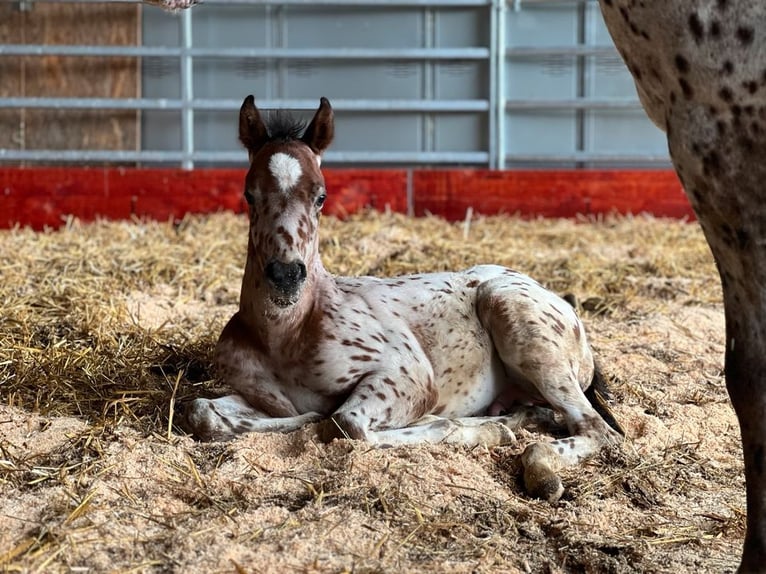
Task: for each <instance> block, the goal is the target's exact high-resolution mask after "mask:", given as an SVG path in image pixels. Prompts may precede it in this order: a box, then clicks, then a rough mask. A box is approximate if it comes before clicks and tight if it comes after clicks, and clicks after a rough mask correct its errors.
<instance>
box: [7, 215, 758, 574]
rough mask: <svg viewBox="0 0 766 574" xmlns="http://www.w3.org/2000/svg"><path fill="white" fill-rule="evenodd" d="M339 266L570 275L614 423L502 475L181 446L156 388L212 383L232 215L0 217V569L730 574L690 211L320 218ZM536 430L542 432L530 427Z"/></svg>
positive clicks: (713, 349)
mask: <svg viewBox="0 0 766 574" xmlns="http://www.w3.org/2000/svg"><path fill="white" fill-rule="evenodd" d="M322 225H323V229H322V238H323V239H322V244H321V245H322V251H323V254H324V259H325V262H326V265H327V267H328V268H329V269H330V270H331V271H333V272H335V273H338V274H378V275H390V274H395V273H404V272H410V271H429V270H440V269H449V268H462V267H466V266H469V265H472V264H475V263H480V262H496V263H502V264H506V265H509V266H512V267H514V268H516V269H518V270H520V271H524V272H527V273H529V274H530V275H532V276H534V277H536V278H538V279H539V280H541V281H542V282H544V283H545V284H547V285H548V286H549V287H551V288H552V289H554V290H556V291H558V292H561V293H564V292H573V293H575V294H576V295H577V297H578V298H579V300H580V301H581V302H582V303H583V307H584V309H583V317H584V321H585V323H586V327H587V329H588V333H589V336H590V338H591V342H592V345H593V347H594V348H595V350H596V352H597V355H598V357H599V358H600V362H601V364H602V366H603V368H604V370H605V372H606V373H607V375H608V376H609V377H610V379H611V382H612V389H613V393H614V399H615V401H614V405H613V410H614V412H615V414H616V416H617V418H618V420H619V421H620V422H621V424H622V425H623V427H624V428H625V429H626V430H627V434H628V437H629V440H628V441H627V442H626V443H625V444H624V445H622V446H620V447H618V448H613V449H611V450H608V451H606V452H603V453H602V454H601V455H600V456H599V457H598V458H596V459H595V460H592V461H590V462H589V463H588V464H587V465H585V466H584V467H580V468H577V469H573V470H569V471H566V473H565V474H564V482H565V486H566V489H567V490H566V493H565V495H564V497H563V499H562V500H561V501H560V502H559V503H557V504H555V505H550V504H548V503H546V502H541V501H538V500H531V499H529V498H528V497H527V496H526V495H525V494H524V491H523V489H522V488H521V485H520V482H519V468H518V462H517V455H518V454H519V453H520V452H521V450H522V449H523V447H524V446H525V445H526V444H527V443H528V442H529V441H531V440H536V439H539V438H541V437H539V436H536V435H534V434H533V433H530V432H521V433H519V436H518V438H519V444H516V445H511V446H507V447H502V448H491V449H487V448H475V449H472V450H467V449H462V448H456V447H451V446H444V445H422V446H416V447H401V448H391V449H370V448H368V447H367V446H366V445H364V444H360V443H355V442H350V441H336V442H334V443H332V444H329V445H325V444H321V443H319V442H318V441H317V440H316V437H315V435H314V433H313V429H312V427H308V428H305V429H303V430H301V431H298V432H295V433H292V434H288V435H275V434H263V435H249V436H244V437H242V438H240V439H238V440H235V441H232V442H228V443H222V444H200V443H197V442H195V441H193V440H192V439H191V438H188V437H185V436H181V435H180V434H178V433H177V432H175V431H174V430H173V429H172V428H168V427H169V426H171V425H170V421H169V419H168V413H169V412H170V409H171V406H172V403H173V401H176V400H183V399H185V398H189V397H193V396H196V395H199V394H201V393H206V394H210V393H215V392H217V391H220V388H219V386H218V384H217V383H216V381H215V378H214V373H213V371H212V370H211V367H210V352H211V349H212V346H213V345H214V343H215V339H216V337H217V335H218V333H219V332H220V329H221V327H222V325H223V323H224V322H225V320H226V319H227V318H228V317H229V316H230V315H231V313H232V312H233V310H234V309H235V308H236V303H237V297H238V289H239V281H240V278H241V272H242V263H243V256H244V244H245V240H246V222H245V221H244V220H243V219H242V218H241V217H237V216H234V215H231V214H220V215H215V216H209V217H189V218H187V219H185V220H184V221H182V222H180V223H179V222H176V223H140V222H128V223H103V222H102V223H96V224H92V225H80V224H78V223H77V222H72V223H71V224H70V225H69V226H67V227H66V228H64V229H62V230H60V231H57V232H47V233H32V232H30V231H27V230H13V231H4V232H0V269H2V274H3V279H2V281H1V282H0V283H2V285H0V301H3V303H2V304H3V312H2V315H0V568H2V569H3V570H4V571H29V572H124V571H136V572H165V571H173V572H237V573H242V572H247V573H254V572H275V573H282V572H395V573H399V572H674V573H678V572H713V571H717V572H731V571H734V569H735V568H736V565H737V559H738V555H739V550H740V545H741V540H742V537H743V534H744V513H745V501H744V480H743V474H742V463H741V448H740V445H739V431H738V428H737V421H736V418H735V416H734V414H733V412H732V409H731V406H730V404H729V402H728V400H727V396H726V391H725V387H724V382H723V377H722V363H723V351H724V349H723V332H724V325H723V313H722V306H721V303H720V292H719V288H718V282H717V278H716V275H715V269H714V266H713V263H712V260H711V258H710V255H709V253H708V252H707V248H706V246H705V244H704V241H703V239H702V236H701V233H700V232H699V230H698V228H697V226H695V225H689V224H684V223H679V222H671V221H658V220H654V219H650V218H643V217H637V218H606V219H604V220H599V221H585V220H583V221H577V222H573V221H533V222H529V221H522V220H520V219H516V218H500V217H498V218H488V219H483V218H478V219H475V220H474V221H472V222H470V225H468V224H454V225H451V224H448V223H446V222H444V221H441V220H438V219H436V218H426V219H421V220H411V219H407V218H405V217H402V216H397V215H379V214H364V215H360V216H356V217H353V218H351V219H350V220H348V221H344V222H341V221H338V220H335V219H333V218H327V219H324V220H323V222H322ZM543 438H544V437H543Z"/></svg>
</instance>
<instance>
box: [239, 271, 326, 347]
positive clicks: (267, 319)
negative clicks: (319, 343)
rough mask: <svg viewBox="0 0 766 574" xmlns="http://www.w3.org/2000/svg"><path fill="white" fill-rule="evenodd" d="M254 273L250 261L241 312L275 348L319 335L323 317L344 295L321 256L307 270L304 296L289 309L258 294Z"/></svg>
mask: <svg viewBox="0 0 766 574" xmlns="http://www.w3.org/2000/svg"><path fill="white" fill-rule="evenodd" d="M254 275H255V273H254V272H253V271H252V269H251V266H250V264H249V262H248V264H247V265H246V266H245V275H244V277H243V280H242V291H241V295H240V301H239V312H240V315H241V316H242V318H243V319H244V320H245V322H246V323H247V325H248V326H249V327H250V329H251V330H253V331H254V334H255V335H256V336H257V337H258V338H259V339H260V340H261V341H262V343H263V344H264V345H265V346H266V347H268V348H272V349H273V348H277V347H281V346H283V345H284V344H285V343H290V342H293V341H296V340H297V339H300V338H303V337H307V336H308V337H313V336H315V335H316V334H317V329H318V327H319V325H318V322H319V321H321V317H322V316H323V315H324V313H325V311H326V310H327V309H328V308H329V307H332V306H334V304H335V302H336V300H337V299H338V298H339V297H340V295H341V293H340V289H339V288H338V286H337V284H336V282H335V278H334V277H333V276H332V275H331V274H330V273H329V272H328V271H327V270H326V269H325V268H324V265H322V261H321V259H320V258H319V257H318V256H317V257H316V258H315V259H314V262H313V263H312V268H311V269H308V270H307V273H306V283H305V285H304V286H303V290H302V292H301V296H300V298H299V299H298V301H297V302H296V303H295V304H294V305H292V306H291V307H289V308H286V309H282V310H278V309H275V308H274V306H273V305H272V304H271V303H269V302H266V301H263V300H262V299H260V298H259V297H258V295H257V294H256V290H254V289H253V288H252V285H254V284H255V283H254V281H255V277H254Z"/></svg>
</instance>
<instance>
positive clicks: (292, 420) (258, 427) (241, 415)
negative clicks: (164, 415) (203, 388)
mask: <svg viewBox="0 0 766 574" xmlns="http://www.w3.org/2000/svg"><path fill="white" fill-rule="evenodd" d="M175 416H176V417H177V424H178V426H179V427H181V428H182V429H184V430H185V431H187V432H189V433H190V434H192V435H194V436H195V437H197V438H198V439H200V440H203V441H219V440H231V439H233V438H235V437H236V436H237V435H241V434H244V433H249V432H282V433H286V432H291V431H294V430H298V429H299V428H302V427H303V426H305V425H307V424H309V423H313V422H316V421H318V420H320V419H321V418H322V415H320V414H318V413H311V412H310V413H304V414H301V415H296V416H292V417H279V418H274V417H269V416H268V415H267V414H265V413H262V412H260V411H258V410H257V409H254V408H253V407H252V406H250V404H248V402H247V401H246V400H245V399H244V397H242V396H241V395H237V394H234V395H227V396H224V397H218V398H216V399H195V400H193V401H191V402H190V403H188V404H184V405H178V406H177V407H176V415H175Z"/></svg>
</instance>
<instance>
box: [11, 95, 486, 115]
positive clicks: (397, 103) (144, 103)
mask: <svg viewBox="0 0 766 574" xmlns="http://www.w3.org/2000/svg"><path fill="white" fill-rule="evenodd" d="M318 103H319V100H318V99H316V100H314V99H312V100H308V99H301V100H258V107H259V108H260V109H263V110H275V109H288V110H315V109H316V108H317V105H318ZM189 104H190V105H191V106H192V107H193V108H194V109H196V110H220V111H226V110H238V109H239V107H240V106H241V105H242V100H233V99H220V100H218V99H215V100H214V99H192V100H190V102H189ZM183 107H184V102H183V100H181V99H167V98H0V108H50V109H93V108H102V109H110V110H124V109H129V110H169V111H177V110H181V109H183ZM332 107H333V109H335V110H337V111H344V112H366V111H375V112H486V111H487V110H488V109H489V102H487V100H333V101H332Z"/></svg>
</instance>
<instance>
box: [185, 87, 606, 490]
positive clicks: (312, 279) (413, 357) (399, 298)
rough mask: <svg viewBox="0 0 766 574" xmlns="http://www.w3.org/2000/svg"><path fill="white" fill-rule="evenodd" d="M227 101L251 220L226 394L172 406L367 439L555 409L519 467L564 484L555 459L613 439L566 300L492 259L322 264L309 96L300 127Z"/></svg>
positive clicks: (253, 426) (498, 426)
mask: <svg viewBox="0 0 766 574" xmlns="http://www.w3.org/2000/svg"><path fill="white" fill-rule="evenodd" d="M302 128H303V126H302V125H301V124H296V123H295V122H294V121H292V120H290V119H289V118H288V117H286V116H284V115H279V114H277V115H276V116H274V117H272V118H271V119H270V120H269V121H268V122H264V120H263V119H262V117H261V114H260V113H259V111H258V109H257V108H256V107H255V103H254V99H253V97H252V96H249V97H248V98H246V99H245V102H244V104H243V105H242V109H241V111H240V120H239V137H240V139H241V140H242V143H243V144H244V145H245V147H246V148H247V150H248V152H249V156H250V170H249V172H248V174H247V180H246V183H245V196H246V198H247V201H248V203H249V205H250V231H249V242H248V249H247V263H246V265H245V273H244V279H243V282H242V292H241V297H240V306H239V311H238V312H237V313H236V314H235V315H234V317H232V319H231V320H230V321H229V323H228V324H227V325H226V328H225V329H224V330H223V333H222V334H221V337H220V339H219V342H218V347H217V362H218V366H219V368H220V374H221V376H222V378H223V380H224V381H225V382H226V383H227V384H228V385H229V386H231V387H232V388H233V389H234V390H235V391H236V394H234V395H231V396H227V397H221V398H217V399H213V400H208V399H196V400H195V401H193V402H191V403H190V404H188V405H186V406H185V408H184V410H183V413H181V414H180V415H179V416H180V419H181V424H182V426H183V427H184V428H185V429H186V430H188V431H190V432H191V433H193V434H194V435H196V436H197V437H199V438H200V439H203V440H225V439H230V438H232V437H234V436H236V435H238V434H241V433H246V432H252V431H256V432H258V431H260V432H265V431H277V432H288V431H292V430H295V429H297V428H299V427H302V426H303V425H305V424H307V423H312V422H316V421H322V422H321V423H320V425H319V427H318V431H319V435H320V438H322V439H323V440H331V439H332V438H334V437H350V438H352V439H361V440H366V441H368V442H370V443H373V444H379V445H384V444H385V445H402V444H413V443H419V442H431V443H438V442H446V443H451V444H460V445H467V446H473V445H478V444H486V445H499V444H506V443H509V442H512V441H514V435H513V429H514V428H518V427H519V426H522V425H524V424H528V423H530V422H540V420H541V419H546V418H547V419H548V422H550V420H551V417H550V415H551V413H552V411H551V410H550V409H544V408H540V407H538V406H533V405H546V406H548V407H552V408H553V409H555V410H556V411H558V412H560V413H562V414H563V417H564V420H565V422H566V425H567V427H568V429H569V431H570V433H571V434H572V436H571V437H570V438H564V439H560V440H556V441H553V442H551V443H547V444H546V443H537V444H533V445H531V446H529V447H528V448H527V449H526V451H525V452H524V454H523V456H522V461H523V464H524V469H525V471H524V472H525V482H526V486H527V488H528V490H529V491H530V492H531V493H532V494H533V495H536V496H540V497H543V498H546V499H549V500H556V499H558V497H559V496H561V493H562V491H563V488H562V485H561V481H560V479H559V478H558V476H557V475H556V469H557V468H558V467H559V466H560V465H562V464H564V465H572V464H576V463H578V462H580V461H581V460H583V459H584V458H585V457H587V456H589V455H592V454H593V453H594V452H596V451H597V450H598V449H599V448H600V447H601V446H602V445H605V444H608V443H612V442H616V441H618V440H619V439H620V435H619V434H618V433H617V432H615V431H614V430H612V429H611V428H610V427H609V425H608V424H607V423H606V422H605V421H604V419H603V418H602V417H601V416H600V415H599V413H598V412H596V410H595V409H594V407H593V406H592V405H591V403H590V402H589V400H588V398H586V395H585V393H584V390H586V389H588V387H589V386H590V385H591V383H592V382H593V381H594V378H595V377H596V373H595V369H594V362H593V356H592V354H591V350H590V347H589V346H588V342H587V339H586V336H585V330H584V328H583V325H582V323H581V322H580V320H579V318H578V317H577V314H576V313H575V311H574V310H573V309H572V307H571V306H570V305H569V304H567V303H566V302H565V301H564V300H562V299H561V298H559V297H558V296H556V295H554V294H553V293H551V292H550V291H548V290H546V289H545V288H543V287H542V286H541V285H540V284H539V283H537V282H536V281H534V280H532V279H530V278H529V277H527V276H525V275H522V274H521V273H517V272H515V271H512V270H510V269H506V268H504V267H500V266H496V265H481V266H477V267H473V268H471V269H468V270H467V271H462V272H457V273H433V274H421V275H408V276H403V277H396V278H391V279H379V278H375V277H334V276H332V275H331V274H330V273H328V272H327V271H326V270H325V268H324V266H323V265H322V261H321V259H320V257H319V238H318V229H317V227H318V222H319V213H320V211H321V209H322V204H323V203H324V201H325V198H326V194H327V192H326V190H325V185H324V179H323V177H322V173H321V171H320V169H319V165H320V161H321V160H320V158H321V154H322V153H323V152H324V151H325V149H326V148H327V147H328V146H329V145H330V142H331V141H332V139H333V132H334V127H333V112H332V108H331V107H330V103H329V102H328V101H327V100H326V99H324V98H323V99H322V100H321V104H320V106H319V109H318V110H317V112H316V114H315V116H314V118H313V120H312V121H311V123H310V124H309V125H308V127H307V128H306V129H305V131H304V130H303V129H302Z"/></svg>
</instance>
